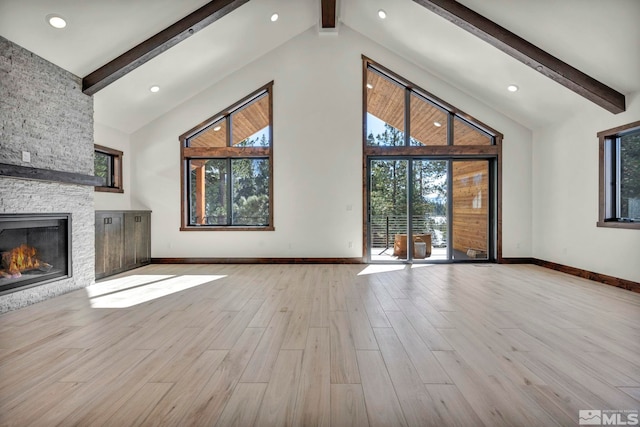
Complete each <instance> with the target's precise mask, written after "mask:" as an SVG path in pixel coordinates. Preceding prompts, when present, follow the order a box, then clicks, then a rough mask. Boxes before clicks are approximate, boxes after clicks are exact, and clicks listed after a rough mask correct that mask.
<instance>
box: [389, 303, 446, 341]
mask: <svg viewBox="0 0 640 427" xmlns="http://www.w3.org/2000/svg"><path fill="white" fill-rule="evenodd" d="M396 302H397V306H398V307H399V309H400V310H401V311H402V313H403V314H404V316H405V317H406V318H407V320H409V322H410V323H411V326H412V327H413V329H415V331H416V332H417V333H418V335H420V338H422V341H424V343H425V344H426V345H427V347H429V349H430V350H446V351H449V350H453V348H452V347H451V344H449V342H448V341H447V340H446V339H445V338H444V337H443V336H442V334H440V332H439V331H438V330H437V329H436V328H435V327H433V325H432V324H431V323H429V321H428V320H427V318H426V317H424V316H423V315H422V313H421V312H420V310H418V309H417V308H416V307H415V306H414V305H413V304H411V301H409V300H397V301H396ZM396 319H397V316H396Z"/></svg>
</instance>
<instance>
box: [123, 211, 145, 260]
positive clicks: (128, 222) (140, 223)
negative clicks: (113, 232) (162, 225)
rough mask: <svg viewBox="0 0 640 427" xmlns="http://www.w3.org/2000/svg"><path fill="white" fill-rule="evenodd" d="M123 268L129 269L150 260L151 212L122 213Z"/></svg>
mask: <svg viewBox="0 0 640 427" xmlns="http://www.w3.org/2000/svg"><path fill="white" fill-rule="evenodd" d="M124 235H125V236H126V238H125V239H124V268H125V269H126V270H130V269H132V268H136V267H139V266H141V265H144V264H148V263H149V262H150V261H151V239H150V236H151V212H141V211H137V212H125V213H124Z"/></svg>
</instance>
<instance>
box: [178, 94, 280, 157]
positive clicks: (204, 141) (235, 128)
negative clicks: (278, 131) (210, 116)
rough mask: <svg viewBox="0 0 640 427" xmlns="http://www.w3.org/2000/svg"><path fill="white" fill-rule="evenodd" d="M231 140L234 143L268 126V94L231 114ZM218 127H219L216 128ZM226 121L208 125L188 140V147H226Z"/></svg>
mask: <svg viewBox="0 0 640 427" xmlns="http://www.w3.org/2000/svg"><path fill="white" fill-rule="evenodd" d="M231 122H232V124H231V127H232V133H233V135H232V138H233V142H232V143H231V145H235V144H237V143H239V142H241V141H244V140H245V139H247V138H249V137H250V136H252V135H255V134H256V133H258V132H260V131H261V130H262V129H264V128H266V127H267V126H269V96H268V95H263V96H262V97H260V98H258V99H257V100H256V101H254V102H253V103H251V104H249V105H248V106H246V107H245V108H242V109H241V110H238V111H236V112H234V113H233V114H232V115H231ZM218 127H219V129H218ZM216 129H218V130H216ZM226 130H227V128H226V121H225V120H219V121H217V122H215V123H213V124H211V125H209V126H208V127H207V128H206V129H205V130H204V131H203V132H202V133H200V134H199V135H197V136H195V137H192V138H191V139H190V140H189V146H190V147H226V146H227V131H226Z"/></svg>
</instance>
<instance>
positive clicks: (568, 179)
mask: <svg viewBox="0 0 640 427" xmlns="http://www.w3.org/2000/svg"><path fill="white" fill-rule="evenodd" d="M638 118H640V93H635V94H631V95H628V96H627V111H626V112H624V113H621V114H617V115H614V114H611V113H609V112H607V111H605V110H603V109H602V108H599V107H597V106H595V105H593V106H591V105H588V106H585V107H583V108H581V109H579V110H577V111H574V112H573V113H572V114H568V115H567V117H566V118H565V120H564V121H563V122H562V123H559V124H556V125H554V126H549V127H547V128H544V129H540V130H536V131H535V132H534V134H533V206H534V215H533V236H534V245H533V256H534V257H535V258H539V259H543V260H547V261H552V262H556V263H559V264H564V265H569V266H572V267H577V268H582V269H585V270H589V271H594V272H597V273H601V274H608V275H611V276H614V277H619V278H622V279H627V280H633V281H635V282H640V231H639V230H629V229H614V228H599V227H596V222H597V220H598V185H599V184H598V174H599V172H598V137H597V135H596V134H597V133H598V132H600V131H603V130H607V129H611V128H614V127H617V126H620V125H624V124H627V123H631V122H634V121H637V120H638Z"/></svg>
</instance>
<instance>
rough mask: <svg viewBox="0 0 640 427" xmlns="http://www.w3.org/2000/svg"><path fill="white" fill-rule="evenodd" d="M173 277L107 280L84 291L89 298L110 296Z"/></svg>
mask: <svg viewBox="0 0 640 427" xmlns="http://www.w3.org/2000/svg"><path fill="white" fill-rule="evenodd" d="M171 277H175V275H173V274H135V275H133V276H126V277H119V278H117V279H109V280H105V281H101V282H96V283H95V284H94V285H91V286H89V287H87V288H85V290H86V291H87V296H88V297H89V298H94V297H97V296H100V295H105V294H110V293H113V292H118V291H123V290H125V289H129V288H135V287H138V286H141V285H147V284H150V283H153V282H158V281H160V280H166V279H169V278H171Z"/></svg>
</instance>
